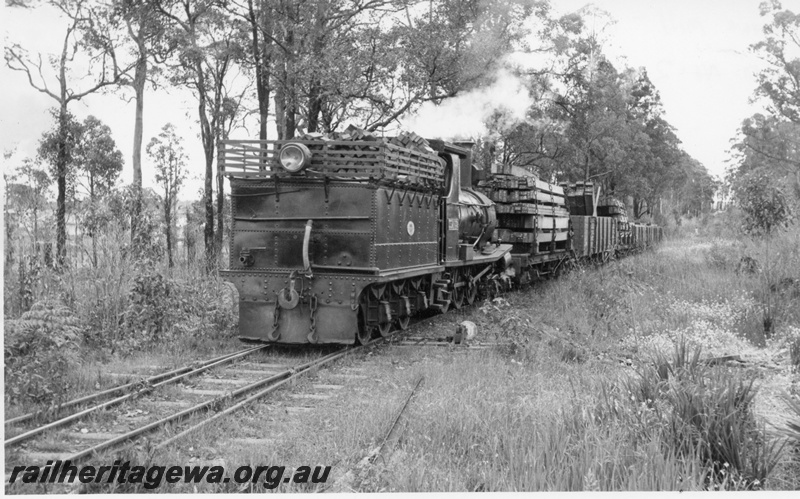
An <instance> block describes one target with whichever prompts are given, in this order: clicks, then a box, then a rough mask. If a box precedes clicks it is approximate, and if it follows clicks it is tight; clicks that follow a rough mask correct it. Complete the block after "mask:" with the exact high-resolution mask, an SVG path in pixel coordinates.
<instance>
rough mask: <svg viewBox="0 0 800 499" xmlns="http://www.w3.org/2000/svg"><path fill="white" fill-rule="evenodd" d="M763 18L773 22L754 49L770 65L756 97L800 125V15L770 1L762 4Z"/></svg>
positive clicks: (759, 84) (764, 73) (763, 72)
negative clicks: (768, 18) (763, 98)
mask: <svg viewBox="0 0 800 499" xmlns="http://www.w3.org/2000/svg"><path fill="white" fill-rule="evenodd" d="M761 16H762V17H768V16H769V17H771V21H770V22H769V24H766V25H765V26H764V28H763V31H764V39H763V40H762V41H760V42H758V43H756V44H754V45H752V46H751V50H753V51H754V52H755V53H756V54H758V55H759V56H761V58H762V59H764V61H766V62H767V64H768V66H767V67H766V68H765V69H763V70H762V71H761V72H760V73H759V74H758V88H757V89H756V94H757V95H760V96H763V97H766V98H767V99H768V101H769V103H770V106H769V110H770V112H772V113H774V114H776V115H780V116H783V117H784V118H786V119H788V120H790V121H792V122H794V123H797V124H800V12H798V13H795V12H793V11H791V10H789V9H784V8H783V6H782V5H781V2H780V1H778V0H771V1H766V2H763V3H762V4H761Z"/></svg>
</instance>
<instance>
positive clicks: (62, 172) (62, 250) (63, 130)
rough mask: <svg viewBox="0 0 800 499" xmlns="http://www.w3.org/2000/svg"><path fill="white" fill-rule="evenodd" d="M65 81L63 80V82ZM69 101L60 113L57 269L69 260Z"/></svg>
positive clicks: (57, 170)
mask: <svg viewBox="0 0 800 499" xmlns="http://www.w3.org/2000/svg"><path fill="white" fill-rule="evenodd" d="M62 81H63V80H62ZM67 159H68V158H67V101H66V99H62V101H61V108H60V110H59V113H58V153H57V155H56V177H57V178H56V186H57V189H58V193H57V195H56V267H58V268H61V267H63V266H64V264H65V263H66V260H67V219H66V216H67V206H66V202H67V166H68V165H67Z"/></svg>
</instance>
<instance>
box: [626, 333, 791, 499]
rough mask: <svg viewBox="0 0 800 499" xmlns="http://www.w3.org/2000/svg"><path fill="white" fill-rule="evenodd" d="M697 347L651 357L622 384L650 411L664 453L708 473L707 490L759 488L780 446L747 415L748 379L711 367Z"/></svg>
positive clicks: (678, 348) (681, 347)
mask: <svg viewBox="0 0 800 499" xmlns="http://www.w3.org/2000/svg"><path fill="white" fill-rule="evenodd" d="M700 353H701V351H700V348H695V349H689V348H688V347H687V345H686V342H685V341H681V342H680V343H679V344H677V345H676V347H675V351H674V354H673V356H672V359H671V361H670V360H668V359H667V358H666V356H664V355H663V354H659V355H656V357H655V359H654V360H653V361H652V363H650V364H649V365H646V366H645V367H644V368H643V369H641V370H640V372H639V373H638V376H637V377H636V378H634V379H629V380H627V381H626V382H625V384H626V388H627V390H626V391H627V392H628V393H630V397H631V399H632V401H633V402H634V403H635V404H636V405H639V406H641V407H643V408H645V410H646V411H648V412H650V413H651V416H650V417H649V418H648V420H647V421H646V422H647V423H648V424H655V425H656V427H657V428H658V431H659V432H660V438H661V440H662V442H663V444H664V446H665V449H668V450H669V452H673V453H675V454H676V455H677V456H680V457H684V458H686V457H692V458H697V459H699V460H700V461H701V462H702V463H703V465H704V466H707V467H708V468H709V469H710V470H711V474H710V475H709V484H708V486H709V488H735V489H740V488H744V489H750V488H758V487H760V486H761V485H763V484H764V483H765V481H766V479H767V477H768V476H769V474H770V473H771V472H772V470H773V469H774V468H775V466H776V465H777V464H778V462H779V459H780V452H781V450H782V445H781V444H780V443H779V442H778V441H777V440H768V439H767V437H766V436H765V435H766V432H765V431H764V429H763V428H760V427H759V426H758V424H757V422H756V420H755V416H754V413H753V400H754V399H755V396H756V394H757V391H758V390H757V388H756V387H755V385H754V381H755V380H754V379H753V378H747V377H745V376H744V375H741V374H739V373H733V372H731V371H730V370H726V369H723V368H718V367H712V366H709V365H707V364H706V363H704V362H702V361H701V360H700Z"/></svg>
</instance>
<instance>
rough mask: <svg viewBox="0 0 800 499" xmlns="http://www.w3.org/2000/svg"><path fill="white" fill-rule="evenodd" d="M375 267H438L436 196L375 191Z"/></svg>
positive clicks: (383, 190)
mask: <svg viewBox="0 0 800 499" xmlns="http://www.w3.org/2000/svg"><path fill="white" fill-rule="evenodd" d="M373 195H374V200H373V206H374V210H375V214H374V217H375V225H376V236H375V266H376V267H378V268H379V269H381V271H386V270H398V269H404V268H411V267H419V266H422V265H437V264H438V263H439V258H438V244H439V242H438V231H439V225H438V213H439V204H438V197H437V196H435V195H431V194H425V193H420V192H414V191H403V190H400V189H391V188H389V189H387V188H378V189H376V190H375V191H374V193H373Z"/></svg>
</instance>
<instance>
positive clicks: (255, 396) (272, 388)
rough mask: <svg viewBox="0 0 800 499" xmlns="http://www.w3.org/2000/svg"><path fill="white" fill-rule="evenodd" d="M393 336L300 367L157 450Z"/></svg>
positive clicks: (171, 439)
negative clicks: (312, 372) (308, 373)
mask: <svg viewBox="0 0 800 499" xmlns="http://www.w3.org/2000/svg"><path fill="white" fill-rule="evenodd" d="M399 333H400V332H397V333H395V334H399ZM392 336H393V335H390V336H387V337H385V338H377V339H374V340H372V341H370V342H368V343H366V344H364V345H360V346H356V347H352V348H346V349H344V350H342V351H341V352H334V353H332V354H330V355H327V356H325V357H322V358H320V359H317V360H316V361H314V362H311V363H309V364H306V365H304V366H300V367H298V368H296V369H295V372H294V373H293V374H292V375H291V376H289V377H288V378H287V379H284V380H282V381H279V382H277V383H275V384H274V385H271V386H269V387H268V388H265V389H264V390H261V391H260V392H257V393H254V394H253V395H251V396H249V397H247V398H246V399H244V400H242V401H239V402H237V403H236V404H234V405H232V406H230V407H227V408H225V410H223V411H220V412H218V413H216V414H214V415H213V416H211V417H210V418H206V419H204V420H203V421H201V422H199V423H197V424H196V425H194V426H191V427H189V428H187V429H185V430H184V431H182V432H180V433H178V434H177V435H174V436H172V437H170V438H169V439H167V440H165V441H163V442H161V443H160V444H158V445H156V446H155V449H162V448H164V447H166V446H167V445H169V444H171V443H173V442H175V441H176V440H179V439H181V438H183V437H185V436H186V435H188V434H189V433H192V432H193V431H195V430H198V429H200V428H202V427H203V426H205V425H207V424H209V423H211V422H212V421H216V420H217V419H219V418H221V417H223V416H227V415H229V414H231V413H233V412H235V411H237V410H239V409H241V408H242V407H244V406H246V405H248V404H250V403H252V402H255V401H256V400H258V399H260V398H261V397H263V396H265V395H269V394H270V393H272V392H274V391H275V390H277V389H278V388H281V387H282V386H284V385H285V384H287V383H291V382H292V381H294V379H295V378H299V377H300V376H302V375H304V374H306V373H307V372H309V371H311V370H313V369H315V368H319V367H321V366H323V365H325V364H328V363H330V362H333V361H335V360H339V359H340V358H342V357H344V356H346V355H350V354H351V353H353V352H356V351H358V350H360V349H362V348H364V347H368V346H372V345H375V344H376V343H378V342H380V341H384V340H388V339H389V338H391V337H392Z"/></svg>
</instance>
